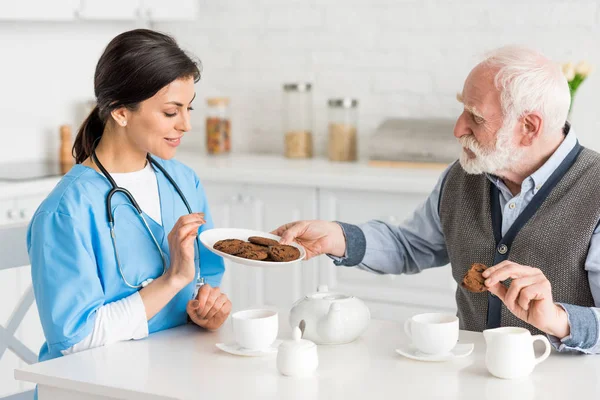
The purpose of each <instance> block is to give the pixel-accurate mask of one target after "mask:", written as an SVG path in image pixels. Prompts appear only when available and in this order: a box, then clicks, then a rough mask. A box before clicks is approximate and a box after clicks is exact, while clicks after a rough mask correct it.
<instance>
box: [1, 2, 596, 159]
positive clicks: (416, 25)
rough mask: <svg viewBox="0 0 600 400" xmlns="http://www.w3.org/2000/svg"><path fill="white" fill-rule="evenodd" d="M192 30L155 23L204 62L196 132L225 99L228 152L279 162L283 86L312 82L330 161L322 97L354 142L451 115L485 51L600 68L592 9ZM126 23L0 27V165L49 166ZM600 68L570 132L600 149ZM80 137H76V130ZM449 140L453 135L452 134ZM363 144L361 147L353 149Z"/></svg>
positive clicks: (207, 8)
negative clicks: (208, 104) (275, 156)
mask: <svg viewBox="0 0 600 400" xmlns="http://www.w3.org/2000/svg"><path fill="white" fill-rule="evenodd" d="M199 1H200V12H199V17H198V20H197V21H195V22H189V23H187V22H186V23H162V24H158V25H157V26H156V28H157V29H159V30H162V31H165V32H168V33H171V34H173V35H174V36H175V37H176V38H177V39H178V41H179V42H180V44H181V45H182V46H183V47H184V48H186V49H187V50H188V51H190V52H192V53H194V54H195V55H196V56H198V58H199V59H200V60H201V61H202V63H203V67H204V70H203V77H202V80H201V82H200V83H199V84H198V86H197V91H198V97H197V100H196V104H195V109H196V111H194V116H193V121H192V122H193V125H194V132H193V133H192V134H190V135H189V138H188V139H191V140H188V141H187V142H188V144H189V143H190V142H194V145H197V146H203V142H204V107H205V102H204V99H205V98H206V97H208V96H213V95H219V96H223V95H224V96H229V97H231V99H232V103H231V104H232V105H231V107H232V116H233V125H232V127H233V128H232V129H233V131H232V139H233V148H234V151H236V152H245V151H257V152H280V151H281V146H280V144H281V141H282V136H283V134H282V132H281V117H282V99H283V95H282V89H281V86H282V84H283V83H284V82H287V81H307V80H308V81H311V82H313V84H314V87H313V95H314V122H315V129H314V131H315V134H316V136H317V137H316V139H315V142H316V143H317V148H316V152H317V153H319V154H324V153H325V152H326V138H325V131H326V124H327V105H326V101H327V99H328V98H330V97H341V96H351V97H356V98H358V99H359V102H360V105H359V121H360V122H359V134H360V135H361V136H362V138H361V143H363V144H364V143H366V140H365V139H366V138H368V136H369V135H370V134H371V133H372V132H373V130H374V129H375V128H376V126H377V124H378V123H379V122H380V121H382V120H383V119H384V118H386V117H392V116H396V117H398V116H402V117H421V116H422V117H429V116H442V117H450V118H452V117H455V116H457V115H458V113H459V112H460V106H459V105H458V104H457V102H456V100H455V95H456V92H458V91H460V90H461V89H462V84H463V81H464V79H465V77H466V76H467V74H468V72H469V70H470V69H471V68H472V67H473V66H474V65H475V64H476V63H477V61H478V60H480V59H481V58H482V57H483V56H484V54H485V52H487V51H489V50H492V49H493V48H495V47H498V46H501V45H506V44H524V45H528V46H532V47H535V48H538V49H540V50H541V51H543V52H544V53H546V54H547V55H548V56H549V57H551V58H553V59H555V60H557V61H560V62H564V61H574V62H577V61H579V60H581V59H587V60H589V61H590V62H591V63H592V64H594V65H596V66H597V67H600V25H599V13H600V8H599V5H598V2H597V1H592V0H573V1H559V0H524V1H517V0H505V1H501V2H500V1H494V0H478V1H476V0H462V1H443V0H436V1H434V0H310V1H300V0H256V1H246V0H220V1H211V0H199ZM134 27H135V26H134V25H133V24H127V23H119V24H114V23H108V22H106V23H89V22H87V23H86V22H81V23H79V22H71V23H30V22H29V23H0V48H2V49H3V53H2V56H0V59H1V60H2V69H1V71H2V74H0V87H2V92H3V94H4V96H2V97H1V98H0V118H1V120H2V121H3V124H2V129H1V131H0V132H1V135H2V136H1V137H2V138H3V139H4V143H3V145H2V146H0V159H1V160H3V161H10V160H19V159H23V158H29V159H40V158H45V157H54V153H55V152H56V149H57V148H58V126H59V125H60V124H63V123H74V122H75V121H76V120H77V116H76V112H75V110H74V106H75V104H76V102H78V101H84V100H85V99H87V98H89V97H90V96H92V95H93V87H92V81H93V73H94V67H95V64H96V62H97V60H98V57H99V55H100V53H101V51H102V50H103V48H104V46H105V45H106V44H107V43H108V41H109V40H110V39H111V38H112V37H113V36H115V35H116V34H117V33H119V32H121V31H124V30H127V29H132V28H134ZM599 92H600V69H598V70H596V71H594V72H593V73H592V75H591V76H590V78H589V79H588V80H587V81H586V82H585V83H584V84H583V85H582V86H581V88H580V90H579V93H578V94H577V98H576V100H575V106H574V107H575V108H574V112H573V122H574V126H575V129H576V131H577V133H578V135H579V137H580V139H581V142H582V143H583V144H584V145H587V146H589V147H591V148H594V149H596V150H600V113H598V112H597V110H596V108H597V106H596V104H597V98H596V93H599ZM74 131H75V127H74ZM448 134H451V132H448ZM361 147H362V146H361Z"/></svg>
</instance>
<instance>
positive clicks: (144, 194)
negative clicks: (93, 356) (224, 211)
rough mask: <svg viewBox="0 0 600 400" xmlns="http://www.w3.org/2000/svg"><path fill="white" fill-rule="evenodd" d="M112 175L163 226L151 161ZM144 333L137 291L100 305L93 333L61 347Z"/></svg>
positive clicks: (81, 346)
mask: <svg viewBox="0 0 600 400" xmlns="http://www.w3.org/2000/svg"><path fill="white" fill-rule="evenodd" d="M111 176H112V177H113V179H114V180H115V182H116V183H117V185H118V186H120V187H123V188H125V189H127V190H128V191H129V192H130V193H131V194H132V195H133V197H134V198H135V200H136V201H137V203H138V205H139V206H140V208H141V209H142V211H144V212H145V213H146V214H147V215H148V216H149V217H150V218H152V219H153V220H154V221H156V222H157V223H159V224H161V225H162V218H161V215H160V197H159V194H158V182H157V180H156V174H155V172H154V169H153V168H152V166H151V165H150V163H147V165H146V167H145V168H144V169H142V170H140V171H136V172H129V173H115V174H111ZM147 336H148V320H147V318H146V308H145V307H144V302H143V301H142V297H141V296H140V294H139V292H135V293H134V294H132V295H130V296H128V297H126V298H124V299H121V300H118V301H115V302H112V303H108V304H104V305H103V306H102V307H100V308H99V309H98V310H97V311H96V321H95V322H94V329H93V330H92V333H90V334H89V335H88V336H86V337H85V338H84V339H83V340H82V341H80V342H79V343H77V344H75V345H73V346H72V347H70V348H68V349H66V350H63V351H62V354H63V355H67V354H72V353H77V352H79V351H83V350H87V349H92V348H94V347H100V346H105V345H108V344H111V343H115V342H119V341H123V340H131V339H143V338H145V337H147Z"/></svg>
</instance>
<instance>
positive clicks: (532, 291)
mask: <svg viewBox="0 0 600 400" xmlns="http://www.w3.org/2000/svg"><path fill="white" fill-rule="evenodd" d="M483 277H484V278H487V279H486V281H485V285H486V286H487V288H488V290H489V291H490V292H491V293H492V294H495V295H496V296H498V297H499V298H500V300H502V302H503V303H504V305H506V307H507V308H508V309H509V310H510V311H511V312H512V313H513V314H514V315H515V316H517V318H519V319H521V320H523V321H525V322H527V323H529V324H531V325H533V326H535V327H536V328H538V329H539V330H541V331H543V332H546V333H549V334H550V335H553V336H556V337H558V338H559V339H562V338H564V337H566V336H568V335H569V332H570V328H569V323H568V320H567V313H566V311H565V310H564V309H563V308H562V307H560V306H559V305H557V304H554V301H553V300H552V287H551V286H550V281H549V280H548V278H546V276H545V275H544V274H543V272H542V271H541V270H539V269H538V268H532V267H528V266H525V265H520V264H517V263H514V262H512V261H502V262H501V263H499V264H497V265H494V266H493V267H490V268H488V269H486V270H485V271H484V272H483ZM508 278H511V279H512V282H511V284H510V287H509V288H508V289H507V288H506V287H505V286H504V285H503V284H502V283H500V282H502V281H504V280H506V279H508Z"/></svg>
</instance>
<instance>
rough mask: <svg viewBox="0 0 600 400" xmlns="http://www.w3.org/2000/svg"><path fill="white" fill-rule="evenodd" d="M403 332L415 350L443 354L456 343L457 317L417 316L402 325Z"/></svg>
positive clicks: (440, 315) (430, 314) (442, 315)
mask: <svg viewBox="0 0 600 400" xmlns="http://www.w3.org/2000/svg"><path fill="white" fill-rule="evenodd" d="M404 331H405V332H406V335H407V336H408V337H409V338H410V339H411V340H412V343H413V345H414V346H415V347H416V348H417V350H419V351H421V352H423V353H426V354H445V353H448V352H450V350H452V349H453V348H454V346H456V343H457V342H458V317H457V316H456V315H453V314H444V313H427V314H418V315H415V316H413V317H412V318H411V319H409V320H407V321H406V322H405V323H404Z"/></svg>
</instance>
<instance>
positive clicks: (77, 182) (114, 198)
mask: <svg viewBox="0 0 600 400" xmlns="http://www.w3.org/2000/svg"><path fill="white" fill-rule="evenodd" d="M199 79H200V70H199V65H198V64H197V63H196V62H194V60H192V59H191V58H190V57H189V56H188V55H186V53H184V52H183V51H182V50H181V49H180V48H179V47H178V45H177V43H176V42H175V41H174V40H173V39H172V38H171V37H169V36H166V35H163V34H160V33H157V32H154V31H150V30H133V31H129V32H125V33H122V34H120V35H118V36H117V37H115V38H114V39H113V40H112V41H111V42H110V43H109V44H108V46H107V47H106V49H105V51H104V53H103V54H102V56H101V57H100V60H99V61H98V64H97V66H96V72H95V75H94V90H95V95H96V102H97V106H96V107H95V108H94V110H93V111H92V112H91V114H90V115H89V116H88V118H87V119H86V120H85V122H84V123H83V124H82V126H81V128H80V129H79V132H78V134H77V137H76V139H75V143H74V146H73V155H74V156H75V160H76V164H75V165H74V166H73V168H72V169H71V170H70V171H69V172H68V173H67V174H66V175H65V176H64V177H63V178H62V179H61V181H60V182H59V183H58V185H57V186H56V187H55V188H54V190H53V191H52V192H51V193H50V195H49V196H48V198H46V199H45V200H44V202H43V203H42V204H41V205H40V207H39V209H38V210H37V211H36V213H35V215H34V217H33V219H32V221H31V223H30V225H29V230H28V234H27V245H28V251H29V257H30V261H31V274H32V279H33V288H34V293H35V298H36V302H37V307H38V310H39V315H40V319H41V323H42V327H43V330H44V335H45V338H46V342H45V343H44V345H43V346H42V349H41V351H40V355H39V359H40V361H44V360H48V359H51V358H55V357H60V356H62V355H66V354H70V353H75V352H78V351H82V350H86V349H90V348H94V347H98V346H104V345H108V344H111V343H114V342H118V341H123V340H130V339H142V338H144V337H146V336H148V334H150V333H153V332H157V331H160V330H163V329H168V328H172V327H175V326H178V325H182V324H185V323H186V322H191V323H195V324H197V325H198V326H200V327H202V328H204V329H209V330H214V329H217V328H219V327H220V326H221V325H222V324H223V322H224V321H225V320H226V319H227V317H228V315H229V313H230V310H231V302H230V301H229V299H228V298H227V296H226V295H225V294H223V293H221V292H220V290H219V285H220V283H221V278H222V276H223V273H224V264H223V259H222V258H220V257H219V256H217V255H214V254H213V253H211V252H209V251H208V250H206V249H205V248H204V247H202V246H201V245H200V244H199V240H198V239H197V236H198V234H199V233H201V232H202V231H204V230H206V229H210V228H212V227H213V221H212V219H211V215H210V212H209V208H208V204H207V200H206V195H205V193H204V189H203V188H202V184H201V183H200V181H199V180H198V177H197V176H196V174H195V173H194V171H193V170H191V169H190V168H188V167H186V166H185V165H183V164H181V163H179V162H177V161H175V160H173V157H174V156H175V152H176V151H177V146H179V144H180V142H181V140H182V139H183V137H184V135H185V133H186V132H188V131H189V130H190V128H191V126H190V112H191V110H192V101H193V100H194V97H195V92H194V84H195V83H196V82H197V81H198V80H199ZM202 283H204V284H203V285H202Z"/></svg>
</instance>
